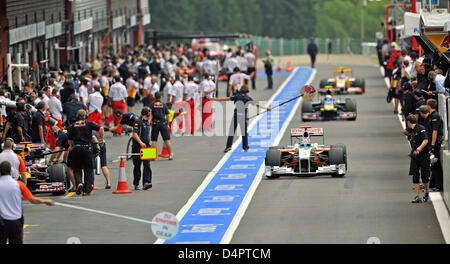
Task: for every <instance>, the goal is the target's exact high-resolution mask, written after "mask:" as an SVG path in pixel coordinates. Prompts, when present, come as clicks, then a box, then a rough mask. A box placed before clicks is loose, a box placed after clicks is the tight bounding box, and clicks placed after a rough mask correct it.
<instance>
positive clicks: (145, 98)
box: [142, 73, 152, 106]
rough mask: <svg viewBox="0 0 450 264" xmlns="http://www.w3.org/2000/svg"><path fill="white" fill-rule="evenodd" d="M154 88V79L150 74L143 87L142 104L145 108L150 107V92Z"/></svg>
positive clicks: (146, 77)
mask: <svg viewBox="0 0 450 264" xmlns="http://www.w3.org/2000/svg"><path fill="white" fill-rule="evenodd" d="M151 87H152V77H151V75H150V73H147V75H146V76H145V79H144V84H143V86H142V93H143V94H142V96H143V99H142V103H143V104H144V106H149V105H150V95H151V94H150V90H151Z"/></svg>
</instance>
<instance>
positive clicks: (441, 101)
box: [438, 94, 449, 150]
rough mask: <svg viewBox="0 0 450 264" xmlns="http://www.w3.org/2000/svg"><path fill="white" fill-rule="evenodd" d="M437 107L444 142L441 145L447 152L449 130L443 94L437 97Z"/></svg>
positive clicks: (445, 99)
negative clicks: (440, 118) (442, 127)
mask: <svg viewBox="0 0 450 264" xmlns="http://www.w3.org/2000/svg"><path fill="white" fill-rule="evenodd" d="M438 105H439V109H438V112H439V115H440V116H441V117H442V121H443V122H444V142H443V144H444V145H445V146H446V147H447V150H448V149H449V148H448V138H449V137H448V131H449V129H448V124H449V122H448V117H449V116H448V114H447V113H448V108H449V107H448V97H446V96H445V95H443V94H439V96H438Z"/></svg>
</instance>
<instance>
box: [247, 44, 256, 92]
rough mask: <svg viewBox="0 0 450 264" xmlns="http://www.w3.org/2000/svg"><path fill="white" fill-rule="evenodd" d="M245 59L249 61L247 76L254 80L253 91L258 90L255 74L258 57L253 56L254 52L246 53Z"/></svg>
mask: <svg viewBox="0 0 450 264" xmlns="http://www.w3.org/2000/svg"><path fill="white" fill-rule="evenodd" d="M245 59H246V60H247V67H248V68H247V75H249V76H253V77H251V79H252V89H253V90H255V89H256V84H255V79H256V76H255V73H256V67H255V63H256V57H255V54H253V53H252V52H246V53H245Z"/></svg>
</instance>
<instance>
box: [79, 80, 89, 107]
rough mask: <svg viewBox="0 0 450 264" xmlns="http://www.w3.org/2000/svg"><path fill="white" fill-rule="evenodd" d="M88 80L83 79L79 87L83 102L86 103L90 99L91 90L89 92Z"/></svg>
mask: <svg viewBox="0 0 450 264" xmlns="http://www.w3.org/2000/svg"><path fill="white" fill-rule="evenodd" d="M87 86H88V80H86V79H83V80H82V81H81V85H80V87H79V88H78V93H79V94H80V100H81V102H83V104H84V105H86V104H87V101H88V99H89V92H88V87H87Z"/></svg>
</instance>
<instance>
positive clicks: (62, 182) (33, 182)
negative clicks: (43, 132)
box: [14, 142, 70, 194]
mask: <svg viewBox="0 0 450 264" xmlns="http://www.w3.org/2000/svg"><path fill="white" fill-rule="evenodd" d="M14 152H15V153H16V154H18V155H19V156H21V157H22V159H23V161H24V163H25V167H26V168H27V173H26V174H27V187H28V189H30V191H31V192H32V193H52V194H65V193H66V190H68V189H69V187H70V179H69V174H68V168H67V165H66V164H64V163H58V164H54V165H51V166H47V162H48V160H49V158H48V156H49V155H50V154H52V152H51V151H50V150H49V149H48V148H47V146H46V144H44V143H31V142H23V143H19V144H16V145H15V149H14Z"/></svg>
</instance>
